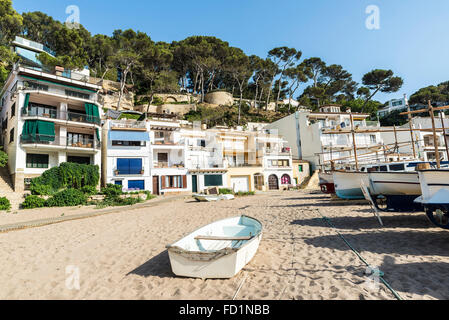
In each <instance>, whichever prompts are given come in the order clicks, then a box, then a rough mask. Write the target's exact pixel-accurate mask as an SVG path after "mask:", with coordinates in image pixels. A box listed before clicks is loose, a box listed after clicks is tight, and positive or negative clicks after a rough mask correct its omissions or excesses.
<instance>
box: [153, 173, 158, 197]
mask: <svg viewBox="0 0 449 320" xmlns="http://www.w3.org/2000/svg"><path fill="white" fill-rule="evenodd" d="M153 194H154V195H159V176H154V177H153Z"/></svg>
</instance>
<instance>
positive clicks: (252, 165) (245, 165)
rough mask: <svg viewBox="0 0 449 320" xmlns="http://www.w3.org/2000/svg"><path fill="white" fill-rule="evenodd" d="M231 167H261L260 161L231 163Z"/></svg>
mask: <svg viewBox="0 0 449 320" xmlns="http://www.w3.org/2000/svg"><path fill="white" fill-rule="evenodd" d="M228 166H229V168H243V167H260V166H261V164H260V163H229V165H228Z"/></svg>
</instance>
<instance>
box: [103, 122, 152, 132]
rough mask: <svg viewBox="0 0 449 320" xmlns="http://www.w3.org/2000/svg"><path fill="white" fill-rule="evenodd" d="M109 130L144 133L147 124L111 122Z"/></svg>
mask: <svg viewBox="0 0 449 320" xmlns="http://www.w3.org/2000/svg"><path fill="white" fill-rule="evenodd" d="M111 130H132V131H146V130H147V123H146V122H145V121H135V120H113V121H111Z"/></svg>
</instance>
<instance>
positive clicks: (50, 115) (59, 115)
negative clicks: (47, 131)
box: [22, 108, 101, 125]
mask: <svg viewBox="0 0 449 320" xmlns="http://www.w3.org/2000/svg"><path fill="white" fill-rule="evenodd" d="M22 118H24V119H25V118H44V119H55V120H64V121H73V122H78V123H86V124H95V125H100V123H101V119H100V118H99V117H95V116H91V115H87V114H85V113H77V112H61V111H57V110H51V109H50V110H45V111H42V109H33V108H32V109H27V110H24V109H22Z"/></svg>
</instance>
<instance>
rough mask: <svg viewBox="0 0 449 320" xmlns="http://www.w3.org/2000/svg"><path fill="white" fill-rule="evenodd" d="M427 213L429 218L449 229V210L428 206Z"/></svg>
mask: <svg viewBox="0 0 449 320" xmlns="http://www.w3.org/2000/svg"><path fill="white" fill-rule="evenodd" d="M426 214H427V217H428V218H429V220H430V221H431V222H432V223H433V224H434V225H436V226H437V227H439V228H443V229H447V230H449V212H448V210H446V209H443V208H437V207H433V208H432V207H428V208H426Z"/></svg>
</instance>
